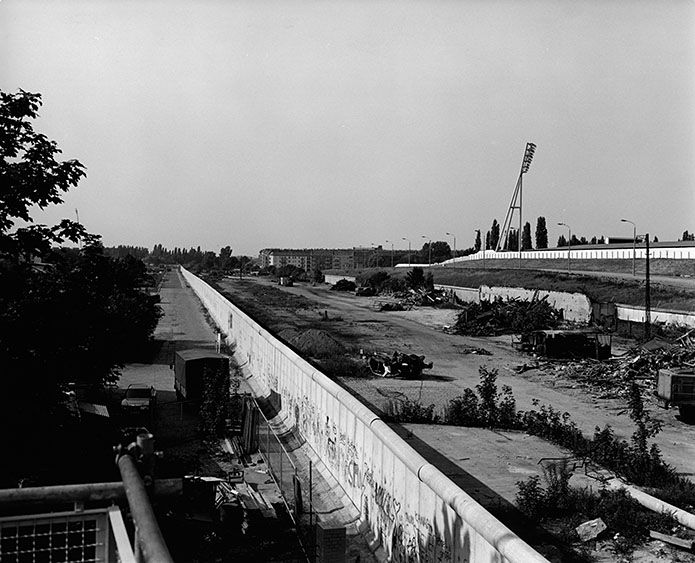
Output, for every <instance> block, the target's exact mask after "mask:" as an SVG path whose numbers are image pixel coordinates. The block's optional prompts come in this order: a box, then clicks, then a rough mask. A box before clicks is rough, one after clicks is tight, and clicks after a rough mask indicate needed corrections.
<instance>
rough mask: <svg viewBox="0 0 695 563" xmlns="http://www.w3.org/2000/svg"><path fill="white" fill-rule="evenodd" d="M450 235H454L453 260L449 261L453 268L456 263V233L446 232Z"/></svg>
mask: <svg viewBox="0 0 695 563" xmlns="http://www.w3.org/2000/svg"><path fill="white" fill-rule="evenodd" d="M447 235H449V236H450V237H454V260H453V262H452V263H451V267H452V268H453V267H454V266H455V265H456V235H455V234H454V233H447Z"/></svg>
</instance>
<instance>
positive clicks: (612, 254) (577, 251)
mask: <svg viewBox="0 0 695 563" xmlns="http://www.w3.org/2000/svg"><path fill="white" fill-rule="evenodd" d="M568 251H569V255H570V259H571V260H598V259H612V258H620V259H628V258H630V259H631V258H632V247H630V248H615V247H613V248H611V247H610V246H609V247H608V248H596V247H592V248H582V247H572V249H571V250H569V249H567V248H564V249H557V248H554V249H551V250H524V251H523V252H522V253H521V259H522V260H538V259H551V260H561V259H564V260H567V254H568ZM645 254H646V249H645V248H644V247H637V248H636V249H635V257H636V258H637V259H638V260H644V258H645ZM649 257H650V258H651V259H656V258H670V259H673V260H695V246H654V247H650V248H649ZM518 258H519V253H518V252H513V251H507V252H496V251H494V250H485V251H482V250H480V251H478V252H476V253H475V254H469V255H468V256H459V257H457V258H452V259H451V260H446V261H445V262H441V263H439V264H433V265H435V266H443V265H446V264H452V263H454V262H470V261H478V260H480V261H482V260H483V259H484V260H515V259H518ZM420 266H422V264H420ZM424 266H425V267H426V266H427V264H424ZM398 267H399V268H407V267H408V266H407V265H405V264H398Z"/></svg>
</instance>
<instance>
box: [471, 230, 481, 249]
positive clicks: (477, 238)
mask: <svg viewBox="0 0 695 563" xmlns="http://www.w3.org/2000/svg"><path fill="white" fill-rule="evenodd" d="M482 246H483V241H482V240H480V231H477V232H476V233H475V246H474V247H473V248H474V249H475V252H478V251H479V250H480V249H481V248H482Z"/></svg>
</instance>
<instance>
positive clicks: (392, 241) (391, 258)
mask: <svg viewBox="0 0 695 563" xmlns="http://www.w3.org/2000/svg"><path fill="white" fill-rule="evenodd" d="M386 242H387V243H389V242H390V243H391V267H392V268H393V241H392V240H387V241H386Z"/></svg>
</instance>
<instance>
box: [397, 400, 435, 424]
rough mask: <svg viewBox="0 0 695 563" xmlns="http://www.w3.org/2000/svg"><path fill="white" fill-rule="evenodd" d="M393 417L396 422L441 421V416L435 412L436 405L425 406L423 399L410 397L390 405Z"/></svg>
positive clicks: (428, 422)
mask: <svg viewBox="0 0 695 563" xmlns="http://www.w3.org/2000/svg"><path fill="white" fill-rule="evenodd" d="M390 410H391V412H390V413H389V414H390V415H391V418H392V419H393V420H394V421H395V422H403V423H407V422H412V423H416V424H434V423H437V422H439V417H438V416H437V414H435V412H434V405H429V406H428V407H425V406H423V404H422V402H421V401H415V400H411V399H409V398H408V397H406V398H404V399H402V400H399V401H397V402H395V403H391V405H390Z"/></svg>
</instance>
